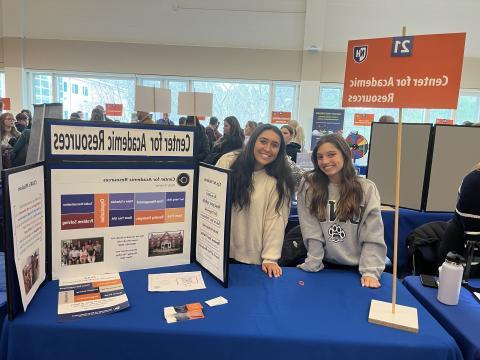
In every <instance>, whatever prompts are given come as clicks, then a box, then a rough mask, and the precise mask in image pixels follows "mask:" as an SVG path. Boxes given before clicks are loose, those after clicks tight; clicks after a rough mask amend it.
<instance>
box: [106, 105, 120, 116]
mask: <svg viewBox="0 0 480 360" xmlns="http://www.w3.org/2000/svg"><path fill="white" fill-rule="evenodd" d="M105 114H106V115H109V116H122V115H123V104H105Z"/></svg>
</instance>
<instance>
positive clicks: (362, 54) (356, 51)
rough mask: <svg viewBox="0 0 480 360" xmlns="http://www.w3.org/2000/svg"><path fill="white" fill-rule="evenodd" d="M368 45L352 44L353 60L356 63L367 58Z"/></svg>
mask: <svg viewBox="0 0 480 360" xmlns="http://www.w3.org/2000/svg"><path fill="white" fill-rule="evenodd" d="M367 55H368V45H361V46H354V47H353V60H354V61H355V62H356V63H362V62H364V61H365V60H367Z"/></svg>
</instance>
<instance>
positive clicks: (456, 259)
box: [445, 251, 465, 265]
mask: <svg viewBox="0 0 480 360" xmlns="http://www.w3.org/2000/svg"><path fill="white" fill-rule="evenodd" d="M445 260H446V261H448V262H451V263H454V264H457V265H460V264H461V263H462V262H465V259H464V258H463V256H462V255H460V254H457V253H456V252H453V251H450V252H449V253H448V254H447V257H446V258H445Z"/></svg>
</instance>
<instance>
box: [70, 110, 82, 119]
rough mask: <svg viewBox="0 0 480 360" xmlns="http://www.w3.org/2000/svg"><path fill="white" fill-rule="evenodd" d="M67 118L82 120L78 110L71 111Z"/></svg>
mask: <svg viewBox="0 0 480 360" xmlns="http://www.w3.org/2000/svg"><path fill="white" fill-rule="evenodd" d="M69 120H82V119H81V118H80V114H79V113H78V112H73V113H71V114H70V119H69Z"/></svg>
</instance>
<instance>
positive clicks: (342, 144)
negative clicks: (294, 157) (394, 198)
mask: <svg viewBox="0 0 480 360" xmlns="http://www.w3.org/2000/svg"><path fill="white" fill-rule="evenodd" d="M326 143H330V144H332V145H333V146H335V147H336V148H337V149H338V150H339V151H340V153H341V154H342V157H343V169H342V171H341V174H342V182H341V184H340V199H339V200H338V203H337V207H336V209H335V213H336V215H337V218H338V219H339V220H340V221H346V220H347V219H350V218H352V217H353V216H358V215H359V213H360V205H361V203H362V200H363V190H362V185H361V184H360V181H359V180H358V177H357V173H356V171H355V168H354V167H353V164H352V154H351V151H350V147H349V146H348V144H347V142H346V141H345V140H344V139H343V137H341V136H340V135H338V134H328V135H324V136H322V137H320V139H319V140H318V142H317V144H316V145H315V147H314V148H313V151H312V163H313V170H311V171H309V172H307V173H306V174H305V183H308V184H309V189H308V190H307V195H309V196H310V213H311V214H312V215H313V216H315V217H317V218H318V219H319V220H320V221H324V220H325V219H326V218H327V203H328V184H329V182H330V180H329V179H328V176H327V175H326V174H325V173H324V172H323V171H322V170H320V167H319V166H318V159H317V151H318V149H319V148H320V146H322V145H323V144H326Z"/></svg>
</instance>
